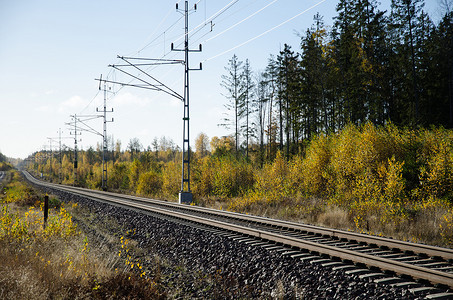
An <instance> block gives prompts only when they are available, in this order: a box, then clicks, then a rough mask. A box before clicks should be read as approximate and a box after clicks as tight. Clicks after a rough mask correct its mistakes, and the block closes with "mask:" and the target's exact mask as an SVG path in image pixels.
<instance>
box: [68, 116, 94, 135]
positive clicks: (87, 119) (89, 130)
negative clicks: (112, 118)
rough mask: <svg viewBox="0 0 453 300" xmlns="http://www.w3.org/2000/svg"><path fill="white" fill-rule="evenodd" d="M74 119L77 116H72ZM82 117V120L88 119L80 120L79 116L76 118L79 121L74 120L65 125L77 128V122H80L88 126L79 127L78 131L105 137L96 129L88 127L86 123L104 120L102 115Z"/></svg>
mask: <svg viewBox="0 0 453 300" xmlns="http://www.w3.org/2000/svg"><path fill="white" fill-rule="evenodd" d="M72 117H73V118H74V117H75V116H72ZM80 117H82V118H83V117H84V118H86V119H80V118H79V116H77V117H76V118H77V120H74V122H69V123H65V124H66V125H68V126H72V127H74V126H75V122H78V123H81V124H83V125H84V126H86V128H83V127H77V130H78V131H85V132H89V133H92V134H96V135H99V136H103V135H102V133H100V132H99V131H97V130H96V129H94V128H93V127H91V126H90V125H88V124H87V123H85V122H87V121H91V120H94V119H99V118H102V115H86V116H80ZM79 126H80V125H79Z"/></svg>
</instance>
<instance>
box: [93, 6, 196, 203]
mask: <svg viewBox="0 0 453 300" xmlns="http://www.w3.org/2000/svg"><path fill="white" fill-rule="evenodd" d="M196 9H197V5H196V4H195V5H194V7H193V10H196ZM176 10H177V11H178V12H180V13H182V14H183V15H184V17H185V26H184V28H185V38H184V48H183V49H174V45H173V43H172V44H171V50H172V51H183V52H184V60H176V59H153V58H134V57H123V56H118V58H120V59H122V60H123V61H125V62H126V64H122V65H109V67H112V68H114V69H116V70H118V71H120V72H122V73H124V74H126V75H128V76H130V77H132V78H134V79H136V80H138V81H139V82H140V84H131V83H124V82H118V81H109V80H104V82H110V83H115V84H120V85H121V86H131V87H137V88H143V89H149V90H153V91H159V92H164V93H166V94H168V95H170V96H173V97H175V98H177V99H179V100H181V101H183V102H184V116H183V150H182V176H181V177H182V178H181V191H180V193H179V203H191V202H192V200H193V196H192V192H191V191H190V144H189V120H190V118H189V71H195V70H201V69H202V65H201V63H200V67H199V68H197V69H191V68H190V67H189V52H201V50H202V49H201V45H200V46H199V49H197V50H190V49H189V12H190V10H189V1H185V7H184V10H182V9H181V10H180V9H179V6H178V4H176ZM132 60H139V61H145V62H144V63H136V64H133V63H131V61H132ZM164 64H184V96H181V95H180V94H178V93H177V92H175V91H174V90H173V89H171V88H170V87H168V86H167V85H165V84H164V83H162V82H161V81H159V80H158V79H156V78H155V77H154V76H152V75H151V74H149V73H147V72H146V71H144V70H143V69H141V67H145V66H152V65H164ZM127 67H133V68H135V69H136V70H138V71H140V72H141V73H142V74H144V75H146V76H147V78H146V79H142V78H140V77H138V76H135V75H133V74H131V73H130V72H128V71H125V70H124V69H125V68H127ZM96 80H99V81H101V80H102V79H96Z"/></svg>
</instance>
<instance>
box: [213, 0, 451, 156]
mask: <svg viewBox="0 0 453 300" xmlns="http://www.w3.org/2000/svg"><path fill="white" fill-rule="evenodd" d="M448 3H449V2H448V1H446V2H445V4H448ZM423 8H424V0H392V2H391V7H390V10H389V11H381V10H380V9H379V8H378V4H377V1H376V0H340V1H339V3H338V5H337V7H336V11H337V15H336V16H335V17H334V24H333V26H332V27H328V26H326V25H325V23H324V21H323V17H322V16H321V15H320V14H319V13H318V14H316V15H315V16H314V23H313V25H312V26H311V27H310V28H309V29H307V30H306V32H305V33H304V34H301V36H300V37H301V43H300V48H299V49H297V50H294V49H292V48H291V47H290V46H289V45H287V44H285V45H284V47H283V50H281V51H280V52H279V53H278V54H277V55H273V54H271V55H270V57H269V60H268V64H267V66H266V68H265V70H263V71H255V72H254V71H252V68H251V63H250V61H249V60H248V59H246V60H245V62H244V61H241V60H240V59H239V58H238V57H237V56H236V55H233V57H232V58H231V59H230V60H229V62H228V65H227V66H226V67H225V70H226V73H225V74H224V75H223V76H222V81H221V85H222V87H223V88H224V91H225V94H224V96H225V97H227V98H228V100H229V101H228V104H227V105H226V108H227V109H228V115H227V117H226V118H225V119H224V120H222V122H221V124H220V125H223V126H226V127H227V128H229V129H231V130H232V131H233V132H234V134H233V137H234V141H235V150H236V151H237V152H238V151H239V152H241V151H242V152H243V153H244V154H245V156H247V157H248V156H249V151H255V152H257V153H258V156H259V157H260V160H261V161H262V162H263V161H265V159H266V158H267V159H273V158H274V157H275V154H276V152H277V151H278V150H280V151H282V152H283V153H284V154H285V155H286V157H287V158H289V156H290V155H292V154H296V153H300V152H301V151H303V147H304V145H306V142H305V141H308V140H310V139H311V138H312V137H313V136H316V135H317V134H319V133H331V132H338V131H339V130H341V129H342V128H344V127H345V126H346V125H347V124H350V123H351V124H355V125H363V124H366V123H367V122H371V123H373V124H374V125H384V124H388V123H393V124H395V125H397V126H400V127H408V128H420V127H429V126H432V125H434V126H442V127H446V128H453V12H452V11H451V10H450V9H449V6H448V5H445V10H446V13H445V15H444V17H443V18H442V19H441V20H440V22H439V24H437V25H436V24H434V22H433V21H432V20H431V19H430V17H429V16H428V14H427V13H426V12H425V11H424V10H423Z"/></svg>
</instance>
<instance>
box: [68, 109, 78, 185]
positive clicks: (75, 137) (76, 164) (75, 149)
mask: <svg viewBox="0 0 453 300" xmlns="http://www.w3.org/2000/svg"><path fill="white" fill-rule="evenodd" d="M71 117H72V118H73V120H74V186H76V185H77V167H78V160H77V114H74V115H71ZM69 125H71V124H69ZM70 134H71V135H72V132H70Z"/></svg>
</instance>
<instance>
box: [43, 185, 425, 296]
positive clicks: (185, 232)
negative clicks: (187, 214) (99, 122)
mask: <svg viewBox="0 0 453 300" xmlns="http://www.w3.org/2000/svg"><path fill="white" fill-rule="evenodd" d="M41 189H42V188H41ZM44 191H45V192H47V193H52V194H54V195H56V196H58V197H59V198H60V200H62V201H63V202H70V201H72V202H75V203H78V204H79V205H80V206H82V207H84V208H87V209H89V211H90V213H91V214H92V215H93V216H94V218H92V220H91V221H90V222H91V225H93V226H95V225H96V223H102V222H105V219H106V217H108V218H113V219H115V220H116V221H117V222H118V224H120V225H122V226H123V228H124V230H125V231H128V232H131V231H133V232H134V234H133V236H130V237H129V238H130V239H132V240H134V241H135V242H136V245H137V247H138V248H139V249H142V250H143V251H141V253H140V254H138V256H139V257H138V259H142V262H143V264H144V266H145V267H148V268H149V269H155V267H156V258H158V260H159V261H160V262H165V263H162V265H161V266H160V267H159V268H160V269H159V272H161V275H162V283H163V284H164V285H165V286H166V287H167V289H168V295H170V296H171V297H175V298H235V299H236V298H280V297H283V298H298V299H423V298H424V296H425V295H414V294H412V293H410V291H409V290H408V289H407V288H401V287H393V286H391V285H387V284H378V283H375V282H374V281H373V280H372V279H366V278H364V279H361V278H359V277H358V276H356V275H347V274H346V273H345V272H344V271H342V270H337V271H334V270H332V269H331V268H328V267H322V266H321V265H318V264H310V263H309V262H307V261H301V260H299V259H295V258H291V257H289V256H284V255H282V254H280V253H279V252H277V251H272V250H266V249H264V248H262V247H259V246H251V245H249V244H246V243H242V242H239V241H235V240H233V239H229V238H227V237H223V236H219V235H215V234H213V233H211V232H209V231H205V230H202V229H199V228H193V227H189V226H187V225H184V224H178V223H174V222H170V221H168V220H164V219H161V218H157V217H155V216H152V215H148V214H143V213H140V212H137V211H135V210H130V209H126V208H122V207H118V206H114V205H109V204H106V203H102V202H97V201H93V200H90V199H87V198H85V197H81V196H75V195H72V194H68V193H66V192H61V191H57V190H51V189H45V190H44ZM75 221H76V222H77V219H75ZM99 225H103V224H99ZM84 227H87V225H86V224H85V225H83V224H81V229H82V230H84ZM87 229H88V228H87ZM116 230H117V229H116ZM87 231H90V230H89V229H88V230H87ZM84 232H85V233H86V234H87V235H88V236H89V237H90V233H89V232H88V233H87V232H86V231H85V230H84ZM112 234H117V235H122V234H124V233H114V232H112ZM91 235H93V236H96V234H95V233H93V232H91ZM94 238H96V237H94ZM97 238H99V237H97ZM151 258H152V259H151ZM143 260H144V261H143Z"/></svg>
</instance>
